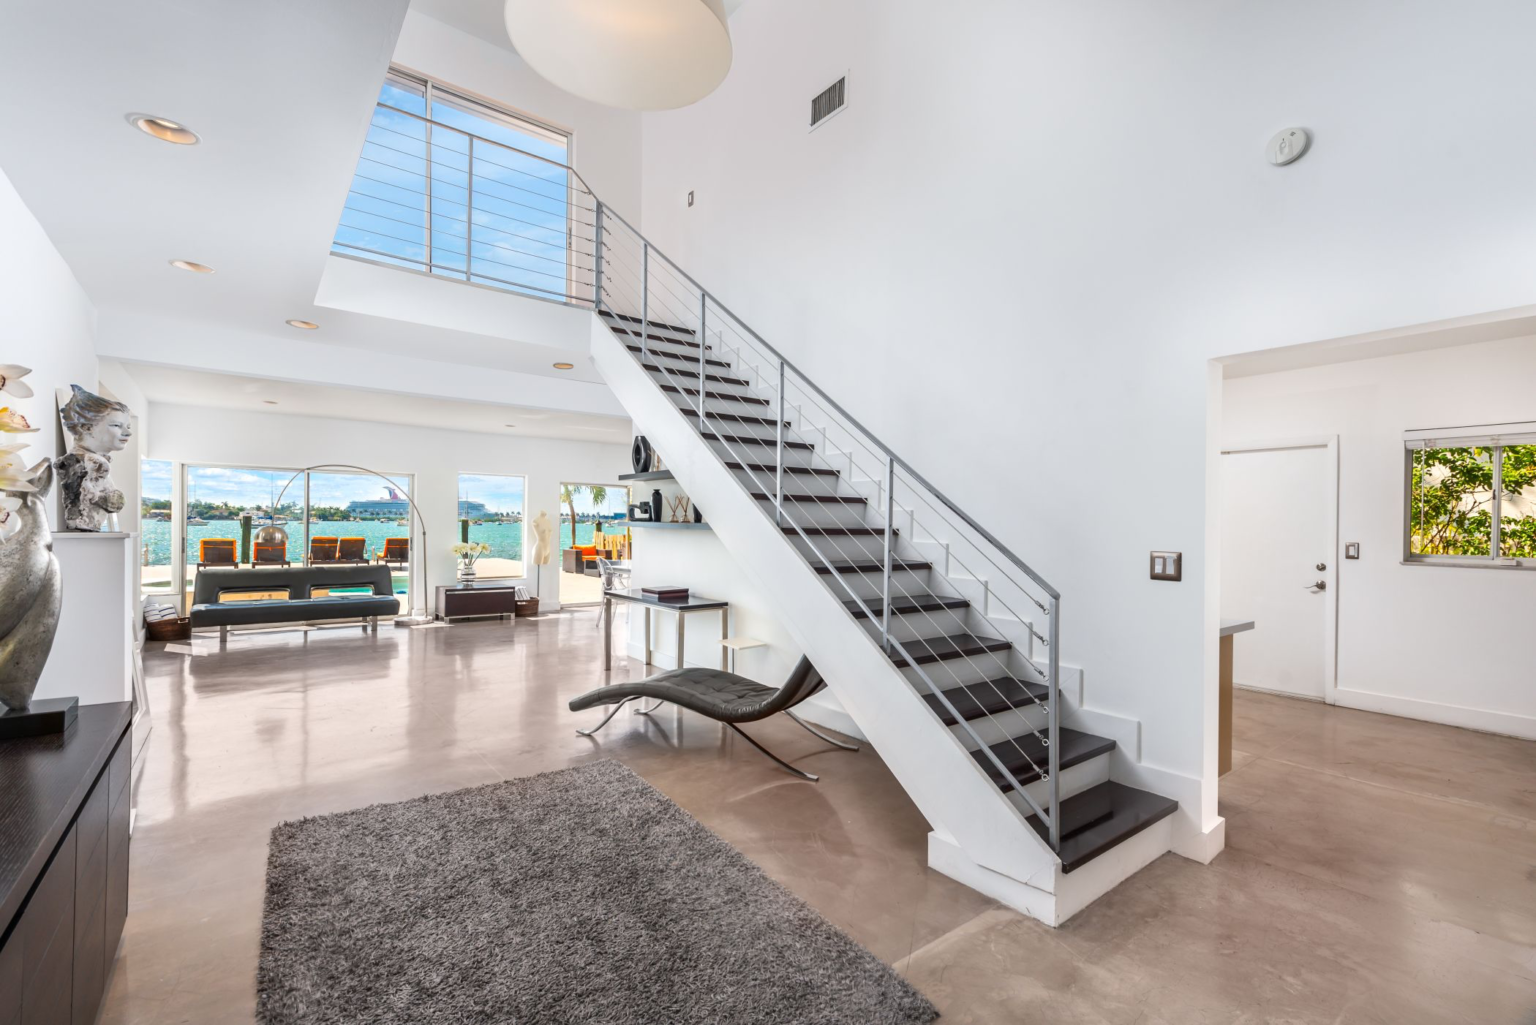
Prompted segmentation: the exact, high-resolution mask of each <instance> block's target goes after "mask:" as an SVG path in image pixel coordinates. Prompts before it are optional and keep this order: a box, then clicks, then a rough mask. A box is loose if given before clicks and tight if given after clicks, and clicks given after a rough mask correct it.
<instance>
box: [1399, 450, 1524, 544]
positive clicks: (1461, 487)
mask: <svg viewBox="0 0 1536 1025" xmlns="http://www.w3.org/2000/svg"><path fill="white" fill-rule="evenodd" d="M1505 428H1508V430H1505ZM1497 429H1498V430H1499V431H1500V433H1497V434H1494V433H1480V434H1473V433H1470V432H1469V431H1465V430H1464V431H1460V432H1445V431H1410V432H1409V433H1408V436H1407V441H1406V445H1407V455H1406V464H1407V499H1408V514H1407V517H1406V519H1407V521H1408V522H1407V537H1406V542H1405V547H1406V556H1407V558H1408V560H1409V561H1410V562H1439V563H1453V564H1463V565H1467V564H1472V565H1476V564H1483V565H1488V564H1508V563H1509V562H1510V560H1519V559H1536V424H1510V425H1499V426H1498V428H1497ZM1477 430H1479V431H1487V432H1491V431H1493V430H1495V428H1478V429H1477Z"/></svg>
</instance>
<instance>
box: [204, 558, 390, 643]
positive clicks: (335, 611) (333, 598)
mask: <svg viewBox="0 0 1536 1025" xmlns="http://www.w3.org/2000/svg"><path fill="white" fill-rule="evenodd" d="M333 587H369V588H372V593H371V594H335V595H328V596H324V597H311V595H313V594H314V592H315V591H317V590H324V589H325V588H333ZM252 591H283V592H286V593H287V595H288V597H287V598H263V599H257V600H254V601H224V600H223V597H224V596H225V595H227V594H232V593H250V592H252ZM399 612H400V600H399V599H398V598H396V597H395V596H394V581H393V579H392V578H391V576H390V570H389V567H388V566H348V565H335V566H253V567H251V568H249V569H239V568H228V569H226V568H222V567H221V568H216V569H205V570H202V571H201V572H200V573H198V574H197V582H196V583H195V584H193V586H192V625H193V626H194V627H199V626H216V627H218V628H219V636H220V637H221V638H224V637H227V636H229V628H230V627H232V626H254V625H270V624H275V623H307V622H311V621H314V620H321V619H358V618H361V619H363V620H364V624H363V626H364V628H365V629H366V628H367V627H369V626H372V627H373V628H374V629H378V625H379V619H378V617H380V616H393V615H397V614H399Z"/></svg>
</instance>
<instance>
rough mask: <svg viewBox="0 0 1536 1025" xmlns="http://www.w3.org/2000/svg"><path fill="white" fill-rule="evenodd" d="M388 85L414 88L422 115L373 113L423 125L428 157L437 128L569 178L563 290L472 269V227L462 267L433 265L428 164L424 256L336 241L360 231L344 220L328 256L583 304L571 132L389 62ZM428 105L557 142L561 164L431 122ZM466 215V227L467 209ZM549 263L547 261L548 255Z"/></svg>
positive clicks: (348, 207) (546, 274)
mask: <svg viewBox="0 0 1536 1025" xmlns="http://www.w3.org/2000/svg"><path fill="white" fill-rule="evenodd" d="M390 82H394V83H396V84H397V85H399V86H401V87H402V88H407V89H410V90H420V92H421V99H422V111H423V113H421V114H417V113H416V112H415V111H411V110H406V109H405V108H403V107H397V106H394V105H392V104H389V103H386V102H384V100H383V99H381V98H376V99H375V100H374V109H375V110H377V109H378V108H387V109H389V110H393V111H397V112H398V113H400V114H403V115H404V116H406V117H409V118H414V119H416V120H418V121H421V122H423V123H425V124H426V125H427V130H426V137H425V142H426V147H427V153H428V155H429V156H430V154H431V152H432V145H433V142H432V128H433V127H434V126H437V127H441V128H443V129H444V130H447V131H449V132H452V133H454V134H457V135H463V136H466V137H469V138H471V139H480V140H482V141H483V142H484V143H486V144H489V145H492V146H500V147H503V148H506V149H509V150H512V151H514V152H518V153H522V154H524V155H525V156H527V157H530V158H532V159H534V160H541V161H544V162H546V163H548V164H550V165H552V166H555V167H559V168H562V169H563V170H564V171H565V172H566V174H567V175H568V176H569V177H568V178H567V190H568V191H567V198H566V200H565V259H564V264H565V274H564V284H563V290H559V291H557V290H556V289H554V288H551V287H547V286H545V285H539V284H534V283H530V282H520V281H512V280H507V279H505V278H500V277H497V276H495V275H493V274H488V273H486V272H484V271H480V272H476V271H475V269H474V263H475V259H476V257H475V254H474V241H475V240H474V234H473V227H472V226H471V227H470V228H469V229H468V233H467V235H468V242H467V244H466V247H465V248H466V252H465V254H464V255H465V259H464V268H463V269H462V270H460V269H459V268H458V267H455V266H451V265H443V264H439V263H438V262H437V261H436V259H435V254H436V248H435V246H434V242H433V235H434V232H435V231H436V230H437V229H436V228H435V227H434V222H433V210H432V196H433V188H432V181H433V176H432V174H431V173H430V160H429V167H428V173H427V175H426V185H425V188H426V192H425V193H424V195H425V197H426V199H425V207H424V224H423V240H424V244H423V248H424V253H423V258H422V259H421V260H415V259H412V258H411V257H407V256H399V255H396V254H394V253H390V252H387V251H382V250H377V249H372V248H369V247H367V246H364V245H360V244H358V243H354V242H342V241H340V240H339V239H337V238H336V237H335V236H336V235H337V234H339V233H340V232H341V230H342V229H343V228H353V229H355V230H363V229H361V227H360V226H359V225H349V224H347V223H346V222H345V221H342V222H341V223H339V224H338V226H337V228H336V229H335V230H334V231H333V232H332V239H331V246H330V252H331V253H332V254H333V255H336V256H341V257H344V258H347V259H354V260H362V261H365V262H368V263H375V264H380V265H382V266H386V267H395V268H398V269H400V270H406V271H410V272H412V273H416V274H424V275H426V276H428V277H445V278H447V279H448V280H451V281H457V282H460V283H462V284H468V285H474V286H476V287H479V288H490V289H494V290H496V291H501V292H508V291H510V292H511V293H512V294H514V295H522V296H524V297H526V298H531V299H538V300H541V301H543V302H552V303H557V304H560V305H563V306H570V305H585V303H584V302H583V301H582V299H581V296H580V295H579V294H578V291H577V286H578V284H580V283H581V281H580V278H579V277H578V270H579V269H580V268H579V266H578V261H577V259H576V255H577V251H576V250H575V249H574V248H573V241H572V240H573V239H574V237H575V235H576V223H577V222H576V210H575V204H574V203H573V202H572V201H571V200H570V198H569V189H570V188H571V179H575V180H576V181H578V182H579V181H580V180H581V176H580V175H578V174H577V173H576V169H575V164H576V161H575V149H576V135H575V132H574V131H572V130H571V129H568V128H563V127H561V126H560V125H558V124H555V123H554V122H551V121H548V120H546V119H544V118H541V117H537V116H535V115H533V114H529V113H527V112H526V111H522V110H519V109H517V108H515V107H510V106H507V105H506V104H503V103H499V102H496V101H493V100H490V99H487V98H486V97H483V96H479V95H477V94H475V93H473V92H470V91H468V90H465V89H460V88H457V87H455V86H452V85H449V84H447V83H444V82H442V81H441V80H439V79H437V78H434V77H433V76H431V75H428V74H424V73H423V72H420V71H415V70H413V69H411V68H408V67H406V66H404V65H400V64H390V66H389V68H388V70H387V71H386V72H385V74H384V80H383V83H381V87H382V85H384V84H388V83H390ZM434 103H444V104H447V105H449V106H454V107H457V108H458V109H459V110H461V111H464V112H465V113H469V114H471V115H472V116H474V117H479V118H483V119H484V120H486V121H490V122H494V123H497V124H501V125H505V126H506V127H509V128H511V129H513V130H515V131H518V132H522V133H524V134H527V135H531V136H535V137H538V136H543V137H547V139H548V140H549V141H550V142H563V143H564V147H565V162H564V163H563V164H561V163H560V162H559V161H556V160H553V159H551V158H549V157H545V156H542V155H540V154H537V153H532V152H530V151H528V150H523V149H520V148H519V147H517V146H513V145H510V144H508V143H503V142H498V141H497V140H495V139H490V138H487V137H485V136H479V135H476V134H475V133H473V132H470V131H468V130H467V129H464V128H459V127H457V126H454V125H450V124H447V123H444V122H440V121H437V120H435V119H434V118H433V116H432V114H433V110H432V108H433V104H434ZM371 120H372V119H371V117H370V121H371ZM368 141H370V140H368V139H365V141H364V151H363V154H362V155H361V156H360V162H361V159H362V158H363V157H366V155H367V143H368ZM469 152H470V159H471V166H473V159H474V148H473V144H472V143H471V146H470V150H469ZM353 173H354V175H356V173H357V171H356V170H355V169H354V172H353ZM582 186H583V187H585V183H584V182H583V183H582ZM470 195H471V203H472V202H473V190H471V193H470ZM350 204H351V195H350V193H349V195H348V200H347V204H346V205H345V206H344V209H343V210H342V214H341V216H342V217H345V216H346V214H347V212H348V210H351V209H352V207H351V205H350ZM361 212H362V213H365V214H369V213H370V212H369V211H361ZM468 216H469V218H470V220H471V225H472V222H473V211H472V210H471V211H470V213H469V215H468ZM402 241H406V240H402ZM550 259H553V258H552V257H551V258H550ZM540 276H543V277H550V278H555V277H557V275H556V273H554V272H541V274H540Z"/></svg>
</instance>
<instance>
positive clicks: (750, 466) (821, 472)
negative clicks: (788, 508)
mask: <svg viewBox="0 0 1536 1025" xmlns="http://www.w3.org/2000/svg"><path fill="white" fill-rule="evenodd" d="M725 468H726V469H727V470H747V471H750V472H752V473H772V472H773V471H774V469H775V468H774V465H773V464H772V463H738V462H734V461H732V460H726V463H725ZM784 472H785V473H811V474H815V475H816V476H818V477H836V476H837V475H838V474H839V473H841V472H842V471H840V470H830V469H827V468H825V467H821V466H786V467H784Z"/></svg>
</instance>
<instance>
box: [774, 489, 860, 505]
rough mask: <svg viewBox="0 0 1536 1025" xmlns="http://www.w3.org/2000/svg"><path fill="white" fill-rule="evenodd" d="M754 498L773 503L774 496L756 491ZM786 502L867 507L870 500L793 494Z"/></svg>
mask: <svg viewBox="0 0 1536 1025" xmlns="http://www.w3.org/2000/svg"><path fill="white" fill-rule="evenodd" d="M752 497H753V498H755V499H757V500H758V501H759V502H771V501H773V496H772V495H769V494H765V493H764V492H761V491H754V492H752ZM784 501H786V502H820V503H822V504H824V505H865V504H866V503H868V502H869V499H867V498H864V497H863V496H862V495H805V494H793V495H792V494H786V495H785V496H784Z"/></svg>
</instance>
